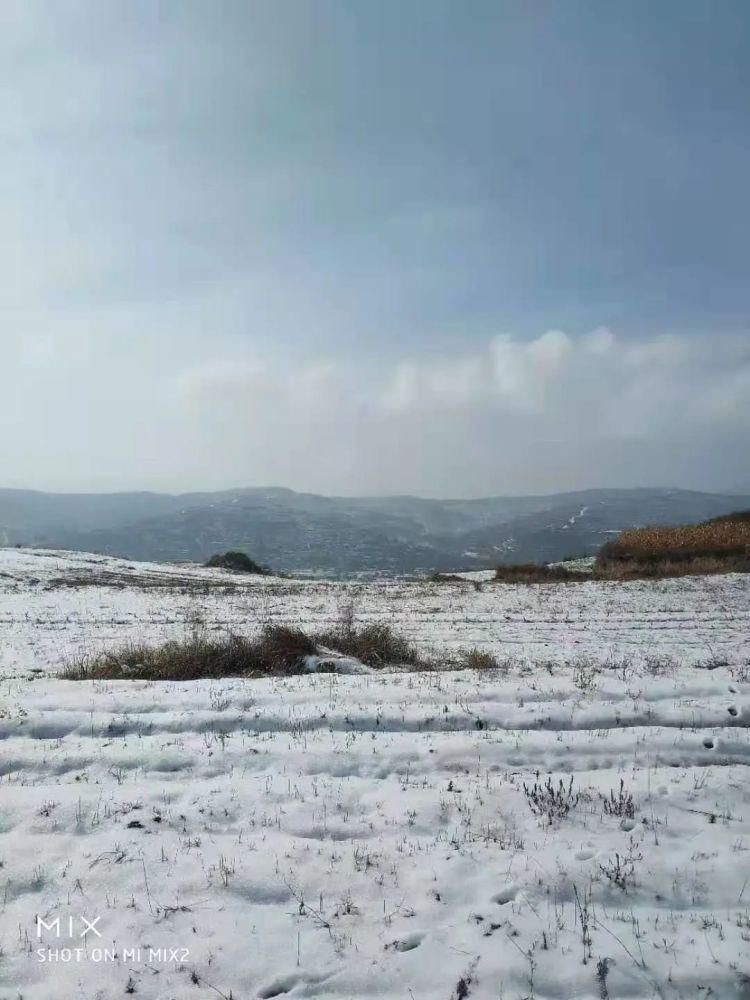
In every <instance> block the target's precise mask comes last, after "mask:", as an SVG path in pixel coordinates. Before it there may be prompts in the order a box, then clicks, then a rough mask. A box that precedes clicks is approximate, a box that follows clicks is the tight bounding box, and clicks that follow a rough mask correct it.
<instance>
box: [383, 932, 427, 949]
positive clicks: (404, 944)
mask: <svg viewBox="0 0 750 1000" xmlns="http://www.w3.org/2000/svg"><path fill="white" fill-rule="evenodd" d="M423 940H424V934H423V933H422V932H421V931H414V932H413V933H412V934H405V935H404V937H402V938H397V939H396V940H395V941H391V942H390V943H389V944H387V945H386V946H385V947H386V949H388V948H393V949H394V951H414V949H415V948H418V947H419V946H420V944H421V943H422V941H423Z"/></svg>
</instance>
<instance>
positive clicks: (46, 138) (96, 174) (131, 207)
mask: <svg viewBox="0 0 750 1000" xmlns="http://www.w3.org/2000/svg"><path fill="white" fill-rule="evenodd" d="M0 36H1V37H0V47H1V48H2V61H1V64H2V67H3V68H2V71H1V72H2V88H0V111H1V114H0V143H2V147H1V148H2V156H1V157H0V183H2V190H3V193H4V199H3V203H2V205H0V213H1V214H0V221H2V226H3V233H4V236H5V239H4V241H3V248H2V250H1V251H0V252H2V260H1V261H0V265H2V266H0V301H2V303H3V316H4V319H3V324H2V328H0V348H1V349H2V355H3V356H4V358H5V364H4V365H3V366H2V369H1V370H0V420H2V423H3V426H6V427H13V428H14V430H13V433H12V434H11V435H8V436H7V437H6V440H5V442H4V443H2V444H0V458H2V460H3V468H4V470H5V471H4V477H5V480H6V482H7V484H9V485H10V484H13V485H33V486H39V487H49V488H60V489H99V488H102V489H103V488H125V487H128V486H133V487H152V488H164V489H180V488H191V487H195V488H201V487H208V486H230V485H241V484H248V485H249V484H263V483H271V482H278V483H280V484H283V485H290V486H293V487H297V488H309V489H316V490H320V491H323V492H352V493H356V492H362V491H370V492H373V491H374V492H381V491H384V492H393V491H402V490H413V491H419V492H423V493H445V492H446V491H447V492H452V493H459V494H476V493H484V492H487V493H489V492H526V491H532V490H552V489H557V488H560V489H563V488H571V487H574V486H587V485H598V484H602V485H637V484H648V483H657V482H658V483H662V482H666V481H669V482H670V483H671V482H674V483H676V484H679V485H692V486H702V487H706V488H724V487H726V486H728V485H732V484H733V483H740V482H743V481H747V480H748V478H750V477H749V476H748V473H746V472H745V470H747V469H748V459H749V458H750V446H749V445H748V438H749V437H750V434H749V431H750V427H749V426H748V411H750V348H748V341H749V338H748V336H747V332H748V313H749V312H750V281H748V252H747V241H748V232H750V198H749V197H748V191H747V187H748V181H747V178H748V177H750V128H749V127H748V115H749V112H748V109H749V108H750V7H748V5H747V4H746V3H739V2H732V0H721V2H719V3H714V4H711V3H708V2H705V0H704V2H700V3H698V2H692V0H680V2H671V0H660V2H659V3H653V2H652V3H645V2H639V0H629V2H627V3H624V4H602V3H599V2H594V0H588V2H583V0H565V2H561V0H558V2H554V3H553V2H539V0H534V2H533V3H527V2H521V0H518V2H512V3H511V2H500V0H495V2H480V0H473V2H471V3H458V2H450V3H446V2H442V0H429V2H428V0H420V2H416V0H407V2H399V3H395V2H390V0H378V2H377V3H374V2H372V0H346V2H343V0H342V2H333V0H307V2H304V0H296V2H289V0H275V2H269V0H264V2H252V0H247V2H241V3H239V2H238V3H228V2H222V0H219V2H216V3H191V2H180V3H176V2H170V3H157V2H155V0H149V2H142V3H138V2H128V3H124V2H118V3H114V2H103V3H100V2H92V0H87V2H73V0H70V2H66V3H64V4H58V3H51V2H49V3H35V2H33V0H32V2H19V3H14V2H8V3H6V4H3V6H2V8H0ZM602 329H606V330H607V331H608V333H607V335H606V336H605V337H604V339H602V338H601V337H599V340H597V337H598V336H599V335H598V334H597V333H596V332H595V331H601V330H602ZM550 331H553V333H552V334H551V335H550ZM554 331H563V332H562V334H561V335H560V336H561V337H562V339H560V336H558V335H557V334H555V333H554ZM592 338H593V339H592ZM605 342H606V344H605ZM592 344H599V347H598V348H596V349H594V348H592V346H591V345H592ZM498 345H505V347H503V346H500V347H498ZM508 345H510V346H509V347H508ZM535 345H536V346H535ZM561 345H562V346H561ZM602 345H604V346H602ZM665 345H667V346H665ZM597 351H598V353H597ZM592 358H595V359H598V360H596V361H595V362H592ZM618 372H619V374H616V373H618ZM571 392H575V394H576V395H577V397H578V398H585V399H586V401H587V412H586V413H584V412H579V413H578V414H577V415H575V414H574V412H573V411H575V410H576V407H575V406H574V405H573V404H572V403H571V402H570V393H571ZM410 393H411V395H409V394H410ZM618 393H619V395H618ZM249 394H251V395H252V396H253V397H254V400H255V401H254V402H253V403H252V405H250V403H249V402H248V395H249ZM306 394H307V395H306ZM655 395H656V396H657V397H658V398H657V399H655V398H654V396H655ZM322 397H324V398H322ZM521 397H523V401H522V399H521ZM613 397H614V398H613ZM530 399H533V400H534V404H533V407H531V408H530V403H529V400H530ZM258 400H262V401H263V405H262V406H261V405H260V403H259V402H258ZM696 400H697V401H699V405H698V404H697V403H696ZM657 404H658V408H659V415H658V418H657V416H656V415H653V414H651V409H650V407H654V406H657ZM667 404H668V405H667ZM628 407H636V408H638V410H639V411H640V413H641V414H642V415H643V414H649V415H651V417H650V419H649V420H647V421H646V422H645V423H641V424H639V425H638V426H634V423H637V421H636V422H634V421H633V420H631V419H629V418H628V416H627V412H626V411H627V408H628ZM686 409H695V410H697V411H700V412H698V413H697V414H696V415H695V416H693V415H691V417H690V419H689V420H688V419H686V418H685V416H684V415H685V411H686ZM670 412H671V413H672V415H671V417H670V415H669V414H670ZM605 431H606V433H605ZM440 441H442V442H446V441H450V442H451V448H452V450H453V452H455V453H456V454H454V456H453V457H452V458H451V459H450V461H449V460H447V459H446V456H445V453H444V448H445V446H444V445H443V446H441V445H440V444H439V443H436V442H440ZM561 448H564V449H565V453H566V455H567V458H568V460H567V461H566V462H565V463H560V461H559V455H560V449H561ZM311 452H312V453H311ZM373 454H375V455H376V456H377V461H373V458H372V456H373ZM625 454H627V455H628V456H630V457H629V460H628V462H627V463H623V461H622V457H623V455H625ZM321 456H325V457H324V458H322V457H321ZM665 477H666V478H665Z"/></svg>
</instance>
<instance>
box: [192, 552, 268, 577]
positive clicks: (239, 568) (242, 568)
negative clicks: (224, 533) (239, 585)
mask: <svg viewBox="0 0 750 1000" xmlns="http://www.w3.org/2000/svg"><path fill="white" fill-rule="evenodd" d="M204 565H205V566H208V567H209V568H211V569H229V570H232V571H233V572H235V573H258V574H260V575H263V576H267V575H268V574H269V573H270V572H271V571H270V570H269V569H268V567H266V566H261V565H260V564H259V563H257V562H255V560H254V559H251V558H250V556H249V555H247V554H246V553H245V552H231V551H230V552H224V553H223V555H222V554H220V553H216V554H215V555H212V556H211V558H210V559H207V560H206V562H205V563H204Z"/></svg>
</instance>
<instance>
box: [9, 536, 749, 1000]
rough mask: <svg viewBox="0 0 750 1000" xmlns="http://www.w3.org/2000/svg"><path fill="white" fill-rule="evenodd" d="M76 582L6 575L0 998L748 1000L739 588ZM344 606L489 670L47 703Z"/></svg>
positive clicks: (727, 582)
mask: <svg viewBox="0 0 750 1000" xmlns="http://www.w3.org/2000/svg"><path fill="white" fill-rule="evenodd" d="M90 558H91V557H86V556H72V557H71V556H60V555H56V554H34V553H29V552H16V551H6V552H3V553H2V554H1V555H0V572H1V573H3V574H5V575H3V576H0V629H2V646H1V647H0V649H1V652H2V662H3V669H4V674H5V676H4V679H3V680H1V681H0V699H1V700H0V861H1V862H2V868H1V869H0V946H1V947H2V952H0V997H2V998H6V997H7V998H8V1000H10V998H11V997H12V998H14V1000H15V998H17V997H18V996H22V997H23V998H24V1000H60V998H65V1000H67V998H69V997H70V998H77V997H82V998H86V1000H88V998H98V1000H110V998H115V997H117V998H119V997H122V996H123V995H128V994H134V995H135V996H136V997H144V998H149V1000H156V998H160V1000H166V998H179V1000H182V998H195V1000H203V998H207V997H222V996H223V997H225V998H228V997H230V996H231V997H232V998H233V1000H249V998H269V997H290V998H291V997H308V998H310V997H328V998H332V1000H350V998H365V997H380V998H394V1000H395V998H407V1000H408V998H415V1000H434V998H445V1000H448V998H470V1000H490V998H491V1000H497V998H499V997H502V998H505V1000H520V998H522V997H535V998H537V1000H547V998H549V1000H552V998H560V1000H561V998H578V1000H596V998H601V997H610V998H613V1000H614V998H626V997H627V998H646V997H663V998H665V1000H672V998H678V997H681V998H685V1000H688V998H690V1000H692V998H698V997H715V998H737V1000H740V998H747V997H748V995H749V994H748V982H749V979H748V977H750V943H749V942H750V908H749V907H748V899H750V864H749V863H748V861H747V857H748V856H749V855H748V850H749V849H750V802H749V801H748V800H749V798H750V787H749V786H748V782H747V771H746V768H747V765H748V761H749V760H750V741H749V740H748V729H747V724H748V718H750V683H748V669H749V668H748V661H750V648H749V646H748V635H749V634H750V629H749V628H748V624H749V623H748V607H749V602H748V596H749V594H750V580H748V579H747V578H745V577H729V576H727V577H715V578H711V579H682V580H673V581H665V582H663V583H657V584H653V583H651V584H643V583H639V584H628V585H622V584H601V583H591V582H588V583H581V584H575V585H568V586H564V585H545V586H543V587H507V586H495V585H491V584H487V583H484V584H482V583H481V582H479V581H467V582H466V583H465V584H460V583H455V584H439V585H438V584H398V583H392V584H387V585H386V584H379V585H368V586H366V587H362V588H359V589H358V590H355V588H352V587H347V586H345V585H330V584H318V583H298V582H294V581H284V580H278V579H271V580H268V579H254V580H243V579H239V580H238V578H235V577H231V578H230V577H228V576H221V575H215V574H213V573H208V572H207V571H204V570H191V569H189V568H182V567H180V568H174V567H159V566H138V565H135V564H134V565H133V566H131V567H128V565H127V564H124V563H121V562H119V561H115V560H104V561H97V562H91V561H88V560H89V559H90ZM125 580H127V581H128V585H127V586H126V585H125V582H124V581H125ZM97 581H98V582H97ZM477 586H478V587H479V588H480V589H477ZM353 597H354V599H355V601H356V608H357V612H358V614H359V616H360V618H361V619H362V620H380V621H388V622H389V623H390V624H392V625H394V627H396V628H399V629H400V630H402V631H408V633H409V634H410V635H411V637H412V638H413V639H414V640H415V641H418V642H419V643H421V644H423V645H424V646H431V647H436V648H440V647H441V646H442V645H443V644H448V643H450V644H452V645H453V646H454V647H456V646H467V645H480V646H484V647H486V648H492V649H493V650H494V651H495V652H496V654H497V655H498V656H499V657H500V659H501V660H502V661H503V662H504V667H505V669H504V670H499V671H490V672H470V671H462V672H438V673H383V672H378V673H374V674H368V675H364V676H338V675H332V674H329V675H306V676H302V677H290V678H281V679H269V680H255V681H243V680H239V679H233V680H226V681H221V682H208V681H199V682H190V683H172V684H154V683H146V682H85V683H77V682H70V681H64V680H60V679H58V678H56V677H54V676H53V675H54V672H55V671H56V670H57V669H58V668H59V665H60V664H61V662H62V661H63V659H64V657H65V656H66V655H69V654H70V653H72V652H75V651H81V650H85V649H95V648H101V647H103V646H108V645H111V644H112V643H115V642H120V641H123V640H127V639H129V638H138V639H142V638H146V639H153V640H158V639H160V638H163V637H166V636H168V635H183V634H184V633H185V631H186V630H188V631H189V630H191V629H193V628H203V627H205V628H222V629H223V628H227V627H231V628H236V629H248V630H250V629H254V628H257V627H258V625H259V624H260V623H262V622H263V621H266V620H277V621H294V622H299V623H302V624H303V625H305V626H306V627H308V628H311V629H312V628H315V627H317V626H318V625H320V624H323V623H325V622H330V621H331V620H332V619H334V618H336V616H337V615H339V614H341V612H342V609H344V608H346V607H347V606H348V604H349V602H350V601H351V599H352V598H353ZM721 664H725V665H721ZM709 668H711V669H709ZM36 671H38V672H36ZM548 774H549V775H550V776H551V779H552V782H553V791H554V792H555V798H556V799H557V802H558V805H559V808H558V809H554V808H553V810H552V812H553V815H551V816H550V815H548V814H542V815H539V814H538V810H537V811H535V808H534V802H535V800H538V795H535V793H534V791H533V786H534V784H535V782H537V781H539V783H540V784H543V783H544V782H545V781H546V780H547V776H548ZM571 777H572V787H571V794H570V798H567V793H566V792H565V791H564V792H563V793H562V795H559V794H558V782H559V780H560V779H562V780H563V781H564V783H565V789H567V788H568V787H569V782H570V781H571ZM621 783H622V784H621ZM524 785H526V787H527V789H528V794H527V792H525V791H524ZM538 792H539V789H538V788H537V793H538ZM541 794H542V795H544V794H545V793H544V792H542V793H541ZM630 795H632V803H631V800H630V799H629V796H630ZM610 796H613V798H611V797H610ZM605 799H606V801H607V802H608V803H609V804H608V806H606V807H605ZM58 917H59V918H60V921H61V922H60V925H59V936H58V925H57V924H56V923H55V921H56V919H57V918H58ZM69 917H71V918H73V924H72V928H71V925H69V923H68V918H69ZM38 918H41V920H42V921H43V923H41V925H40V924H38ZM84 921H85V922H84ZM582 922H583V925H584V926H582ZM89 924H93V925H94V927H95V930H89V931H88V932H87V933H85V935H84V937H81V933H82V932H84V931H86V929H87V926H88V925H89ZM38 927H41V930H40V931H39V934H40V937H38V931H37V928H38ZM71 929H72V936H71V935H70V933H69V931H70V930H71ZM99 934H100V935H101V937H99V936H97V935H99ZM63 949H69V951H67V952H66V951H64V950H63Z"/></svg>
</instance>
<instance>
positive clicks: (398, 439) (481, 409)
mask: <svg viewBox="0 0 750 1000" xmlns="http://www.w3.org/2000/svg"><path fill="white" fill-rule="evenodd" d="M179 385H180V387H181V388H180V395H179V410H180V422H179V423H180V426H181V427H182V432H183V433H185V434H186V436H187V437H188V438H189V439H190V441H191V452H192V454H193V458H194V468H193V470H192V474H193V475H194V476H196V477H197V481H201V468H203V470H204V472H203V478H205V477H206V476H208V478H209V479H210V480H211V481H212V482H219V481H221V482H224V483H229V482H232V483H246V482H262V483H271V482H275V483H281V484H285V485H291V486H294V487H298V488H307V489H314V490H320V491H323V492H335V491H342V492H362V491H368V492H370V491H377V492H381V491H401V490H410V491H415V492H423V493H433V494H445V493H453V494H476V493H490V492H519V491H527V490H528V491H533V490H553V489H564V488H574V487H577V486H586V485H596V484H603V485H608V484H609V485H617V484H619V485H633V484H641V485H644V484H649V483H651V484H657V483H659V484H665V483H666V484H669V483H675V484H679V485H693V486H702V487H704V488H712V487H713V488H721V487H724V486H725V485H727V484H728V483H731V482H732V481H733V480H736V481H739V480H740V479H741V478H742V474H743V469H742V463H743V462H744V463H746V462H747V460H748V457H749V447H748V441H750V405H748V404H749V403H750V345H748V344H747V342H746V341H745V340H744V339H742V338H726V337H724V338H712V337H708V336H706V337H694V338H678V337H656V338H652V339H650V340H639V341H630V340H623V339H622V338H618V337H617V336H616V335H615V334H614V333H612V332H611V331H609V330H604V329H601V330H596V331H594V332H593V333H590V334H587V335H583V336H571V335H569V334H566V333H563V332H561V331H550V332H547V333H545V334H543V335H541V336H539V337H538V338H536V339H533V340H530V341H524V340H520V339H517V338H513V337H510V336H507V335H504V336H500V337H496V338H493V339H491V340H490V341H488V342H487V343H486V344H485V345H484V348H483V349H482V350H481V351H477V352H473V353H471V354H467V355H465V356H458V357H440V358H428V359H424V358H423V359H421V360H418V359H414V360H402V361H395V362H394V363H393V364H391V366H390V367H387V368H386V370H385V371H384V372H383V371H381V372H378V373H377V374H373V373H370V372H369V371H367V370H366V369H364V367H361V366H354V365H346V364H344V363H336V362H325V363H317V364H315V365H311V366H306V367H304V366H303V367H300V368H297V369H295V370H292V371H287V372H279V371H275V370H273V369H271V368H268V367H265V366H263V365H262V364H257V363H253V364H249V363H247V362H221V363H211V364H207V365H204V366H200V367H198V368H196V369H193V370H191V371H190V372H187V373H183V374H182V375H181V376H180V377H179Z"/></svg>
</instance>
